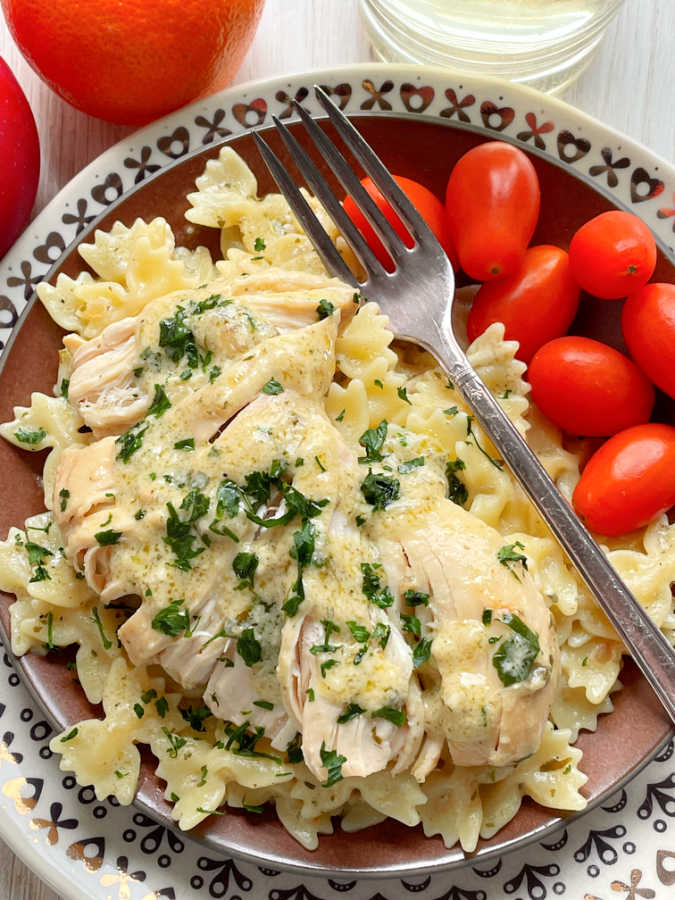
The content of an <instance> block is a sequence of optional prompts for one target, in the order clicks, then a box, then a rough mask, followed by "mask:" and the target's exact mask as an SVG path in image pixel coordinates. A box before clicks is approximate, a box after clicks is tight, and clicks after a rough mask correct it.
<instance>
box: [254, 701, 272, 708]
mask: <svg viewBox="0 0 675 900" xmlns="http://www.w3.org/2000/svg"><path fill="white" fill-rule="evenodd" d="M253 705H254V706H259V707H260V709H274V703H270V701H269V700H254V701H253Z"/></svg>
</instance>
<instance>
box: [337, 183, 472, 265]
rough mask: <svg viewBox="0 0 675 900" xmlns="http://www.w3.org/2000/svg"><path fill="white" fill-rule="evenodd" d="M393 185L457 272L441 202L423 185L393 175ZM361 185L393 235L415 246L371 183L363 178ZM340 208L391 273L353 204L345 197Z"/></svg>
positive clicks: (379, 245)
mask: <svg viewBox="0 0 675 900" xmlns="http://www.w3.org/2000/svg"><path fill="white" fill-rule="evenodd" d="M394 181H395V182H396V183H397V184H398V186H399V187H400V188H401V190H402V191H403V193H404V194H405V195H406V196H407V198H408V199H409V200H410V202H411V203H412V204H413V206H414V207H415V209H416V210H417V211H418V212H419V214H420V215H421V216H422V218H423V219H424V221H425V222H426V223H427V225H428V226H429V228H431V230H432V231H433V233H434V235H435V236H436V239H437V240H438V243H439V244H440V245H441V247H442V248H443V249H444V250H445V252H446V253H447V254H448V256H449V257H450V261H451V262H452V265H453V268H455V269H456V268H457V259H456V255H455V251H454V248H453V246H452V242H451V240H450V231H449V230H448V223H447V222H446V219H445V211H444V209H443V204H442V203H441V201H440V200H439V199H438V197H436V196H434V194H432V193H431V191H430V190H429V188H426V187H424V185H423V184H418V182H417V181H413V180H412V178H404V177H403V176H402V175H394ZM361 184H362V185H363V186H364V188H365V189H366V190H367V191H368V193H369V194H370V196H371V197H372V198H373V200H374V201H375V203H376V204H377V205H378V207H379V208H380V210H381V211H382V212H383V213H384V215H385V218H386V219H387V221H388V222H389V224H390V225H391V226H392V228H393V229H394V231H395V232H396V234H397V235H398V236H399V237H400V238H401V240H402V241H403V243H404V244H405V245H406V247H412V246H413V244H414V243H415V242H414V240H413V239H412V237H411V236H410V234H409V233H408V230H407V229H406V227H405V225H404V224H403V222H401V220H400V219H399V217H398V216H397V215H396V213H395V212H394V210H393V209H392V208H391V206H389V204H388V203H387V201H386V200H385V199H384V197H383V196H382V194H381V193H380V191H379V190H378V188H377V187H375V185H374V184H373V182H372V181H371V179H370V178H364V179H363V180H362V181H361ZM342 205H343V206H344V208H345V212H346V213H347V215H348V216H349V218H350V219H351V220H352V222H353V223H354V224H355V225H356V227H357V228H358V229H359V231H360V232H361V234H362V235H363V236H364V238H365V239H366V241H367V243H368V246H369V247H370V249H371V250H372V251H373V253H374V254H375V256H376V257H377V258H378V259H379V261H380V262H381V263H382V265H383V266H384V267H385V269H387V271H389V272H391V271H393V269H394V264H393V262H392V259H391V257H390V256H389V254H388V253H387V251H386V250H385V249H384V246H383V245H382V241H381V240H380V239H379V237H378V236H377V235H376V234H375V231H374V230H373V228H372V227H371V225H370V223H369V222H368V220H367V219H366V217H365V216H364V215H363V213H362V212H361V210H360V209H359V208H358V207H357V205H356V204H355V203H354V201H353V200H352V198H351V197H349V196H347V197H345V199H344V201H343V203H342Z"/></svg>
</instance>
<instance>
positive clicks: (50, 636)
mask: <svg viewBox="0 0 675 900" xmlns="http://www.w3.org/2000/svg"><path fill="white" fill-rule="evenodd" d="M44 648H45V650H53V649H54V613H51V612H50V613H49V614H48V615H47V643H46V644H45V645H44Z"/></svg>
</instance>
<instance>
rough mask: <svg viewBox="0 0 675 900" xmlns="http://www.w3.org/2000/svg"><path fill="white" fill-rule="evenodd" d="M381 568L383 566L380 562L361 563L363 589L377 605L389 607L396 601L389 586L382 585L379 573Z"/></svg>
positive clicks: (368, 597)
mask: <svg viewBox="0 0 675 900" xmlns="http://www.w3.org/2000/svg"><path fill="white" fill-rule="evenodd" d="M379 568H381V567H380V565H379V563H361V572H362V573H363V581H362V583H361V589H362V591H363V593H364V594H365V596H366V598H367V599H368V600H369V601H370V602H371V603H373V604H374V605H375V606H378V607H379V608H380V609H388V607H390V606H391V605H392V603H393V602H394V597H393V595H392V593H391V591H390V590H389V588H388V587H387V586H385V587H384V588H383V587H382V583H381V580H380V576H379V575H378V574H377V569H379Z"/></svg>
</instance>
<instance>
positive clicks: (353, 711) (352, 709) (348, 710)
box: [337, 703, 365, 725]
mask: <svg viewBox="0 0 675 900" xmlns="http://www.w3.org/2000/svg"><path fill="white" fill-rule="evenodd" d="M364 712H365V709H364V708H363V707H362V706H359V704H358V703H349V704H347V706H346V707H345V711H344V712H343V713H342V714H341V715H339V716H338V718H337V721H338V725H344V724H345V722H351V720H352V719H355V718H356V717H357V716H360V715H361V713H364Z"/></svg>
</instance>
